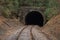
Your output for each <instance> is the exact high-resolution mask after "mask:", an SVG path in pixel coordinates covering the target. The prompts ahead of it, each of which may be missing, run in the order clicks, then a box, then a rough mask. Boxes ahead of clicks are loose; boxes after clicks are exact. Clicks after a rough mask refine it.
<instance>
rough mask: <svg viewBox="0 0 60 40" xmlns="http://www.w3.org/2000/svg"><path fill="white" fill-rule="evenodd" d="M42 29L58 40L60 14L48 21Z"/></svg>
mask: <svg viewBox="0 0 60 40" xmlns="http://www.w3.org/2000/svg"><path fill="white" fill-rule="evenodd" d="M42 31H43V32H44V33H46V34H48V35H53V36H54V37H56V38H57V39H58V40H60V14H59V15H57V16H56V17H53V18H52V19H51V20H50V21H48V22H47V24H46V25H45V26H44V27H43V29H42Z"/></svg>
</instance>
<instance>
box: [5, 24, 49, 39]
mask: <svg viewBox="0 0 60 40" xmlns="http://www.w3.org/2000/svg"><path fill="white" fill-rule="evenodd" d="M36 27H37V26H35V25H31V26H30V25H26V26H24V27H22V28H20V29H18V30H16V31H14V32H13V33H12V34H11V35H9V36H7V38H6V39H5V40H49V38H48V37H47V36H46V35H45V34H44V33H43V32H41V31H39V30H38V29H37V28H36Z"/></svg>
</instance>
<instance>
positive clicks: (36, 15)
mask: <svg viewBox="0 0 60 40" xmlns="http://www.w3.org/2000/svg"><path fill="white" fill-rule="evenodd" d="M43 22H44V19H43V15H42V14H41V13H40V12H37V11H32V12H29V13H28V14H27V15H26V16H25V24H26V25H39V26H43Z"/></svg>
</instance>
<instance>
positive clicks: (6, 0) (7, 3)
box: [0, 0, 59, 20]
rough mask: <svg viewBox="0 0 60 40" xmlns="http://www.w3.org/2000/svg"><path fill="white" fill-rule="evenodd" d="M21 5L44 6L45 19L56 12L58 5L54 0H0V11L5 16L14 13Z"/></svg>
mask: <svg viewBox="0 0 60 40" xmlns="http://www.w3.org/2000/svg"><path fill="white" fill-rule="evenodd" d="M21 6H34V7H45V8H46V9H45V12H44V14H45V15H46V17H47V20H48V19H50V18H51V17H52V16H53V15H56V14H57V12H58V11H57V10H58V7H59V5H58V2H57V1H56V0H0V11H1V13H2V14H3V15H4V16H6V17H9V16H10V15H12V14H13V15H16V14H17V13H18V11H19V8H20V7H21Z"/></svg>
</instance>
